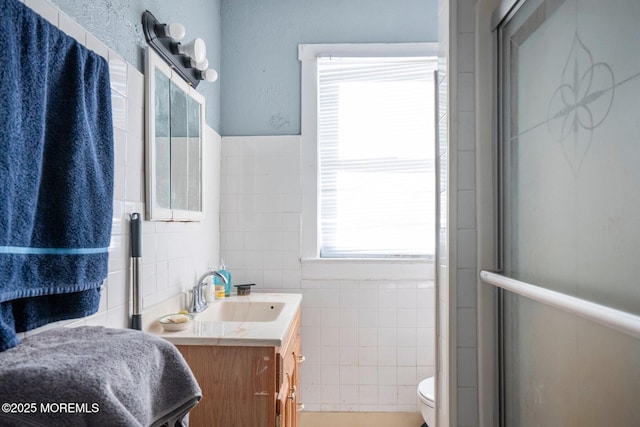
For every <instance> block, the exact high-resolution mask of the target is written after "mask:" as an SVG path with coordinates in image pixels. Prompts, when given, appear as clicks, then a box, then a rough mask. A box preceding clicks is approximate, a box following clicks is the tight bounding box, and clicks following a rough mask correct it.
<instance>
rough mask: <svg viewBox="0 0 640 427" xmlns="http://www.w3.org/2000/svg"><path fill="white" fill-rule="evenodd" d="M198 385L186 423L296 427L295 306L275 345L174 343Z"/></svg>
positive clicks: (297, 331)
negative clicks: (196, 398) (283, 334)
mask: <svg viewBox="0 0 640 427" xmlns="http://www.w3.org/2000/svg"><path fill="white" fill-rule="evenodd" d="M177 347H178V349H179V350H180V352H181V353H182V355H183V356H184V358H185V360H186V361H187V363H188V364H189V367H190V368H191V370H192V371H193V374H194V375H195V377H196V378H197V380H198V383H199V384H200V388H201V389H202V400H201V401H200V403H198V405H197V406H196V407H195V408H194V409H193V410H192V411H191V412H190V414H189V425H190V426H191V427H212V426H215V427H297V426H298V425H299V422H298V420H299V415H298V413H299V410H300V409H301V406H299V405H300V403H299V402H298V397H299V393H300V363H302V361H304V357H302V356H301V354H300V348H301V347H300V310H298V312H297V313H296V315H295V317H294V320H293V322H292V323H291V326H290V327H289V331H288V333H287V335H286V337H285V339H284V340H283V341H282V345H281V346H280V347H261V346H256V347H246V346H206V345H178V346H177Z"/></svg>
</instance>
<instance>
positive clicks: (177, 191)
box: [145, 47, 205, 221]
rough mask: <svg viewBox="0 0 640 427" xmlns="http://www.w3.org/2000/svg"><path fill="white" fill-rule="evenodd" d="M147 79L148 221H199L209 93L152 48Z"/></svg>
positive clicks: (146, 68) (148, 51) (147, 67)
mask: <svg viewBox="0 0 640 427" xmlns="http://www.w3.org/2000/svg"><path fill="white" fill-rule="evenodd" d="M145 81H146V88H145V89H146V93H145V95H146V96H145V113H146V137H145V145H146V174H145V179H146V212H147V219H149V220H151V221H200V220H202V219H203V218H204V189H203V179H202V175H203V174H202V167H203V164H204V159H203V152H204V151H203V137H204V136H203V135H204V117H205V100H204V97H203V96H202V95H201V94H200V93H198V92H196V90H195V89H194V88H193V87H191V86H189V85H188V84H187V83H186V82H185V81H184V80H183V79H182V78H181V77H180V76H179V75H178V74H177V73H176V72H174V71H173V70H172V69H171V67H170V66H169V65H168V64H166V63H165V62H164V61H163V60H162V58H161V57H160V56H159V55H158V54H157V53H156V52H155V51H154V50H153V49H151V48H149V47H147V49H146V61H145Z"/></svg>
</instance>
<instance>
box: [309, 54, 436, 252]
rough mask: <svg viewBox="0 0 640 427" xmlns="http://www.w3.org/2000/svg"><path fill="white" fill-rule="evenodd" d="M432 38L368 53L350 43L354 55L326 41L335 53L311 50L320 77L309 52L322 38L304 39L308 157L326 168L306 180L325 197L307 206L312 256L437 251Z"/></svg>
mask: <svg viewBox="0 0 640 427" xmlns="http://www.w3.org/2000/svg"><path fill="white" fill-rule="evenodd" d="M424 45H425V44H418V46H419V48H418V49H409V52H408V54H407V49H406V48H405V49H403V47H406V46H407V45H404V44H402V45H380V46H381V47H384V49H382V50H381V51H376V49H371V50H370V51H368V52H358V49H357V47H358V45H349V48H350V50H351V51H352V53H351V54H350V53H349V52H344V51H343V52H335V53H334V52H332V53H329V54H327V53H326V51H327V50H328V49H335V46H338V47H340V46H344V45H325V46H323V49H324V50H325V53H323V52H318V51H316V52H314V54H308V53H307V57H311V60H310V61H309V63H308V64H307V65H308V67H307V70H306V74H309V73H310V72H311V73H313V74H314V76H313V77H314V78H313V79H311V78H309V76H308V75H307V76H305V62H304V59H303V58H302V56H303V54H304V53H306V52H304V49H308V47H309V46H314V47H315V46H318V45H301V59H303V155H304V157H305V158H304V159H303V162H304V164H305V168H307V167H308V166H312V167H313V168H314V169H313V170H314V171H315V173H316V176H315V182H314V183H313V184H312V185H306V182H305V196H309V197H308V199H311V197H312V194H308V192H309V193H314V194H315V200H314V201H312V200H308V201H307V203H306V204H305V207H304V210H305V211H309V212H310V213H304V212H303V223H304V222H311V223H312V225H311V226H308V227H304V228H303V240H308V241H310V242H311V244H310V245H306V246H307V248H306V251H305V249H304V248H303V252H306V254H305V253H303V256H305V255H307V256H311V257H320V258H396V259H398V258H425V257H429V256H433V254H434V251H435V231H436V227H435V212H436V210H435V206H436V200H435V195H436V191H435V190H436V188H435V186H436V184H435V182H436V181H435V129H434V123H435V116H434V114H435V112H434V107H435V100H434V96H435V95H434V82H433V74H434V73H433V72H434V70H435V69H436V58H435V57H434V56H429V54H431V55H433V53H432V52H427V51H426V50H425V49H424ZM365 46H367V47H369V48H371V47H372V46H371V45H365ZM411 46H415V45H411ZM399 47H400V48H399ZM390 48H391V50H390ZM393 48H395V49H393ZM354 52H355V53H354ZM378 53H382V54H381V55H380V54H378ZM309 65H311V66H309ZM305 82H306V84H307V87H306V89H305ZM314 83H315V87H313V88H311V85H312V84H314ZM310 90H313V91H314V92H315V94H313V93H312V94H310V93H309V92H310ZM305 93H306V95H307V96H306V97H305ZM314 96H315V103H316V109H315V111H310V109H309V108H305V105H306V106H307V107H308V106H309V102H310V101H311V99H310V98H314ZM305 98H306V99H305ZM310 116H313V117H310ZM313 121H315V126H314V123H313ZM305 124H306V126H305ZM309 133H311V135H309ZM311 139H315V140H314V141H312V142H313V143H310V140H311ZM310 146H313V147H315V148H314V149H313V150H310V149H309V148H310ZM305 153H306V155H305ZM314 157H315V158H314ZM305 177H306V175H305ZM312 178H313V177H312ZM311 180H313V179H311ZM314 190H315V191H314ZM307 191H308V192H307ZM314 216H315V218H314ZM305 219H308V221H305ZM312 233H313V234H315V238H311V239H308V236H306V235H305V234H312ZM303 246H305V242H303Z"/></svg>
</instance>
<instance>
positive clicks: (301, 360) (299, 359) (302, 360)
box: [298, 356, 307, 363]
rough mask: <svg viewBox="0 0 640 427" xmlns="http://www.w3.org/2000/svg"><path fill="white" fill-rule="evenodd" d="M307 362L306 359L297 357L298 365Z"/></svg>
mask: <svg viewBox="0 0 640 427" xmlns="http://www.w3.org/2000/svg"><path fill="white" fill-rule="evenodd" d="M305 360H307V358H306V357H304V356H298V363H304V361H305Z"/></svg>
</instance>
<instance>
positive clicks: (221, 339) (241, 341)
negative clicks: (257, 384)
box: [145, 293, 302, 347]
mask: <svg viewBox="0 0 640 427" xmlns="http://www.w3.org/2000/svg"><path fill="white" fill-rule="evenodd" d="M301 301H302V295H300V294H275V293H274V294H266V293H253V294H251V295H247V296H232V297H230V298H225V299H223V300H216V301H213V302H211V303H209V306H208V307H207V309H206V310H205V311H203V312H202V313H197V314H195V315H194V318H193V320H192V321H191V322H190V324H189V327H188V328H187V329H184V330H181V331H165V330H164V329H163V328H162V327H161V326H160V324H159V323H158V322H155V321H154V322H152V324H150V325H149V326H147V328H146V331H147V332H151V333H153V334H156V335H160V336H161V337H163V338H164V339H166V340H167V341H169V342H171V343H173V344H176V345H223V346H224V345H227V346H252V347H256V346H280V345H282V344H283V343H282V340H283V339H284V337H286V336H287V331H288V330H289V327H290V326H291V323H292V322H293V320H294V318H295V316H296V313H297V312H298V309H299V308H300V302H301ZM154 310H155V309H154ZM160 310H163V311H160ZM165 310H167V309H165V308H163V307H159V308H158V311H154V312H153V315H151V313H149V312H147V313H145V315H146V316H148V317H150V318H154V317H155V318H156V319H157V318H158V317H159V316H161V315H163V314H167V313H175V312H176V311H177V310H173V308H172V309H170V310H168V311H165ZM172 310H173V311H172ZM152 316H153V317H152Z"/></svg>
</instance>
